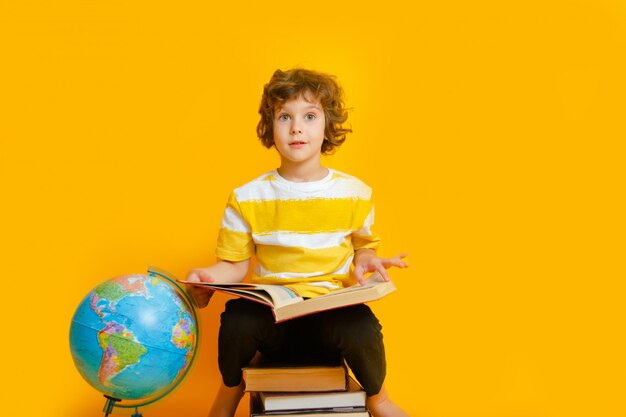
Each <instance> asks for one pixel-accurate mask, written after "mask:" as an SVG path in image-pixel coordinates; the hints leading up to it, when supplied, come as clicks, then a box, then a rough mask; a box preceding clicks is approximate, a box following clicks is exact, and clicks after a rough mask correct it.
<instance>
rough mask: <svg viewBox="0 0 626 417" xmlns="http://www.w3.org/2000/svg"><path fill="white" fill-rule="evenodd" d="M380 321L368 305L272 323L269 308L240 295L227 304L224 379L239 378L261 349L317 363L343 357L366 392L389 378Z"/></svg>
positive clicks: (230, 382) (275, 357)
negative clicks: (386, 375) (386, 376)
mask: <svg viewBox="0 0 626 417" xmlns="http://www.w3.org/2000/svg"><path fill="white" fill-rule="evenodd" d="M381 329H382V326H381V325H380V324H379V322H378V319H377V318H376V316H375V315H374V313H372V310H370V308H369V307H368V306H366V305H365V304H359V305H355V306H350V307H344V308H340V309H336V310H329V311H323V312H320V313H317V314H312V315H309V316H304V317H299V318H296V319H293V320H288V321H285V322H282V323H278V324H276V323H274V317H273V315H272V312H271V310H270V309H269V308H268V307H266V306H264V305H262V304H258V303H254V302H252V301H248V300H245V299H242V298H238V299H234V300H230V301H228V302H227V303H226V310H225V311H224V312H223V313H222V323H221V326H220V332H219V345H218V347H219V353H218V362H219V368H220V372H221V373H222V378H223V380H224V384H225V385H226V386H228V387H234V386H237V385H239V384H240V383H241V368H243V367H245V366H247V365H248V364H249V362H250V360H251V359H252V358H253V357H254V355H255V354H256V352H257V351H259V352H261V353H262V354H263V357H264V358H267V359H269V360H271V361H277V362H280V363H283V362H284V363H286V364H290V365H293V364H300V365H316V364H326V363H332V362H339V363H341V362H342V361H343V360H344V359H345V361H346V363H347V364H348V366H349V367H350V369H351V370H352V372H353V373H354V376H355V377H356V379H357V380H358V381H359V383H360V384H361V385H362V386H363V388H364V389H365V392H366V393H367V395H368V396H371V395H374V394H377V393H378V392H379V391H380V388H381V386H382V384H383V381H384V380H385V372H386V362H385V347H384V345H383V335H382V333H381Z"/></svg>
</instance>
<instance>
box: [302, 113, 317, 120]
mask: <svg viewBox="0 0 626 417" xmlns="http://www.w3.org/2000/svg"><path fill="white" fill-rule="evenodd" d="M304 117H305V119H306V120H315V115H314V114H313V113H309V114H307V115H306V116H304Z"/></svg>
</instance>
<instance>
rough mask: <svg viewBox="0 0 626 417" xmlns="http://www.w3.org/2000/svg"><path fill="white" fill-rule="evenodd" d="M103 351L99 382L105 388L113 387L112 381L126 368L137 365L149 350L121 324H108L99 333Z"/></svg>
mask: <svg viewBox="0 0 626 417" xmlns="http://www.w3.org/2000/svg"><path fill="white" fill-rule="evenodd" d="M98 340H99V342H100V346H101V347H102V351H103V352H104V354H103V355H102V362H100V367H99V371H98V380H99V381H100V383H101V384H102V385H104V386H110V385H111V379H112V378H113V377H115V376H116V375H117V374H119V373H120V372H122V371H123V370H124V369H126V367H128V366H131V365H135V364H136V363H138V362H139V359H140V358H141V357H142V356H143V355H145V354H146V353H147V352H148V350H147V349H146V348H145V347H143V346H142V345H140V344H139V343H137V340H136V338H135V337H134V335H133V333H132V332H130V331H129V330H127V329H126V328H124V326H122V325H121V324H119V323H115V322H111V323H107V325H106V327H105V328H104V329H102V330H100V331H99V332H98Z"/></svg>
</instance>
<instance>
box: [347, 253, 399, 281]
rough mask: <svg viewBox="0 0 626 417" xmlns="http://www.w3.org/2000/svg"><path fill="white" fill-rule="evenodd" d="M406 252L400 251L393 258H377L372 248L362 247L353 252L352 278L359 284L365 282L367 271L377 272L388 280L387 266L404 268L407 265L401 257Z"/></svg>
mask: <svg viewBox="0 0 626 417" xmlns="http://www.w3.org/2000/svg"><path fill="white" fill-rule="evenodd" d="M406 255H407V254H406V253H401V254H400V255H398V256H394V257H393V258H379V257H378V256H376V251H375V250H373V249H368V248H362V249H359V250H357V251H356V252H355V253H354V278H355V279H356V280H357V282H358V283H359V284H361V285H363V284H365V274H366V273H368V272H379V273H380V275H381V276H382V277H383V279H384V280H385V281H389V274H387V268H391V267H392V266H395V267H398V268H406V267H408V266H409V264H407V263H406V262H405V261H403V260H402V258H404V257H406Z"/></svg>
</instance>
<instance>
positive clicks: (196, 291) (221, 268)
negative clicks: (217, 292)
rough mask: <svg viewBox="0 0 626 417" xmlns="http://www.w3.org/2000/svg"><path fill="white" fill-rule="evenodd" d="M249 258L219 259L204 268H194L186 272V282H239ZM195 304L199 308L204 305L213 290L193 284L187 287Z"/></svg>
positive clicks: (245, 270)
mask: <svg viewBox="0 0 626 417" xmlns="http://www.w3.org/2000/svg"><path fill="white" fill-rule="evenodd" d="M249 266H250V259H246V260H245V261H240V262H230V261H224V260H220V261H218V262H217V263H215V264H213V265H211V266H209V267H206V268H195V269H192V270H191V271H189V273H188V274H187V281H188V282H216V283H236V282H241V281H243V279H244V278H245V277H246V274H247V273H248V267H249ZM187 291H188V292H189V293H190V294H191V296H192V297H193V299H194V301H195V302H196V305H197V306H198V307H200V308H203V307H206V305H207V304H209V300H210V299H211V296H212V295H213V291H211V290H209V289H206V288H198V287H195V286H193V285H190V286H188V287H187Z"/></svg>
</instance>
